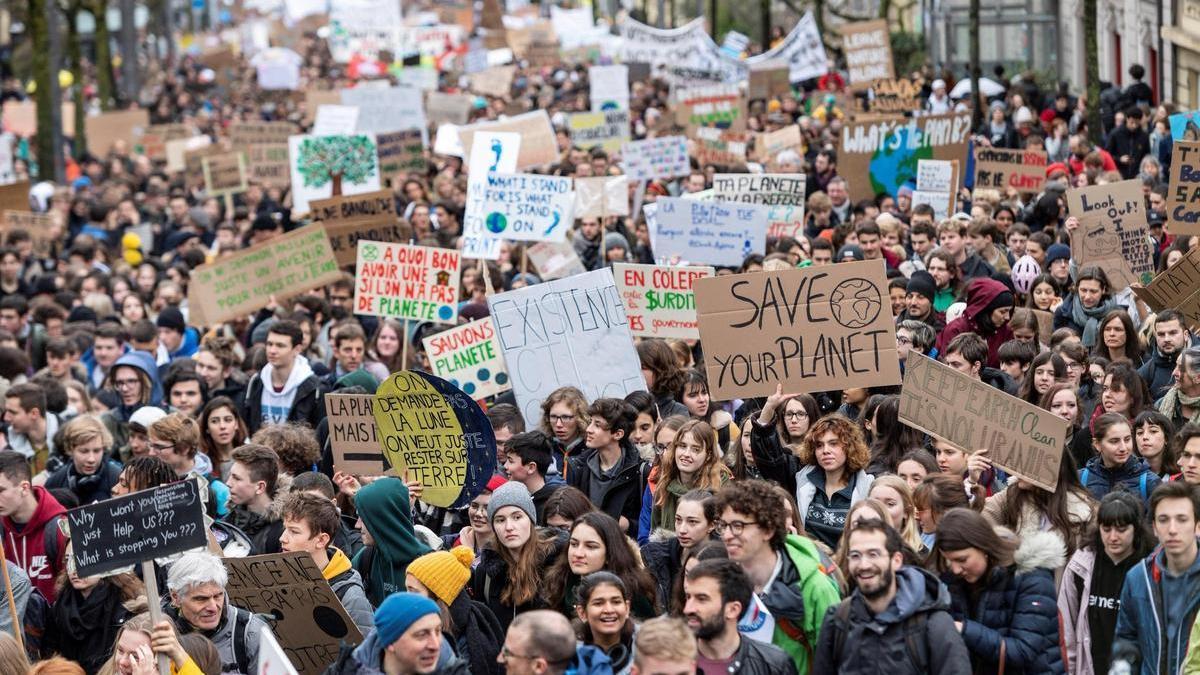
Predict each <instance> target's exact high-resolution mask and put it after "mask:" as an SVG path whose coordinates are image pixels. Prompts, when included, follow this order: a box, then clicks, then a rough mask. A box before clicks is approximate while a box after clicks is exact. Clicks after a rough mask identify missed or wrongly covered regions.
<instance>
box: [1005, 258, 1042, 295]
mask: <svg viewBox="0 0 1200 675" xmlns="http://www.w3.org/2000/svg"><path fill="white" fill-rule="evenodd" d="M1041 273H1042V268H1041V267H1040V266H1039V265H1038V264H1037V261H1036V260H1034V259H1033V256H1031V255H1023V256H1021V257H1020V258H1018V259H1017V262H1016V263H1014V264H1013V266H1012V282H1013V288H1015V289H1017V290H1018V291H1020V292H1022V293H1028V292H1029V287H1030V286H1032V285H1033V280H1034V279H1036V278H1037V276H1038V275H1039V274H1041Z"/></svg>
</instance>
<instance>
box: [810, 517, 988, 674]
mask: <svg viewBox="0 0 1200 675" xmlns="http://www.w3.org/2000/svg"><path fill="white" fill-rule="evenodd" d="M846 536H847V537H849V540H848V544H849V546H848V553H847V556H846V557H847V561H848V571H849V573H850V578H851V580H852V581H853V583H854V584H855V585H856V586H857V588H855V590H854V592H853V593H852V594H851V596H850V597H849V598H847V599H845V600H843V601H842V602H841V603H840V604H838V605H837V606H836V607H831V608H830V609H829V611H828V612H827V613H826V614H825V624H824V625H823V626H822V628H821V639H820V641H819V642H818V643H817V650H816V653H815V655H814V656H813V659H814V667H813V672H814V673H839V674H840V675H856V674H858V673H883V672H887V673H888V675H908V674H909V673H913V674H918V675H919V674H924V673H930V674H934V675H941V674H945V675H950V674H951V673H969V672H971V658H970V656H969V655H968V653H967V647H966V645H965V644H964V643H963V640H962V636H960V635H959V628H958V627H957V626H955V623H954V619H953V618H952V617H951V616H950V613H949V611H948V610H949V609H950V592H949V591H948V590H946V587H945V586H943V585H942V583H941V582H940V581H938V578H937V577H935V576H934V575H933V574H932V573H930V572H927V571H925V570H924V569H921V568H919V567H911V566H906V565H904V553H903V551H902V550H901V549H902V547H903V545H904V544H903V541H902V540H901V538H900V534H899V533H898V532H896V530H895V529H894V528H892V527H891V526H890V525H888V524H886V523H884V522H883V521H882V520H879V519H878V518H868V519H863V520H860V521H858V522H857V523H856V524H855V525H854V526H853V528H852V529H850V530H849V531H848V532H847V533H846ZM901 653H905V654H907V656H908V658H906V659H897V658H896V655H897V654H901Z"/></svg>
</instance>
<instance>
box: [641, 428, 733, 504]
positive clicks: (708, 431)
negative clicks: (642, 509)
mask: <svg viewBox="0 0 1200 675" xmlns="http://www.w3.org/2000/svg"><path fill="white" fill-rule="evenodd" d="M686 434H691V435H692V436H693V437H694V438H695V439H696V440H697V441H698V442H699V443H700V444H701V445H703V446H704V463H703V464H701V465H700V468H699V469H698V470H697V471H696V477H695V480H694V482H693V484H692V485H689V486H688V488H689V489H692V490H709V491H712V492H716V491H717V490H720V489H721V486H722V485H724V484H725V481H726V480H727V479H728V477H729V474H730V471H729V467H727V466H725V463H724V462H723V461H721V449H720V447H719V445H718V442H717V432H716V431H715V430H714V429H713V428H712V426H710V425H709V424H708V422H705V421H703V420H688V421H687V422H684V423H683V425H682V426H680V427H679V431H677V432H675V440H673V441H671V444H670V445H668V446H667V449H666V451H665V452H663V456H662V461H660V462H659V463H658V484H657V485H655V486H654V505H655V506H662V505H663V504H665V503H666V502H667V497H668V496H669V495H670V494H671V491H670V485H671V482H672V481H674V480H676V479H678V478H679V467H677V466H675V449H676V448H678V447H679V444H680V443H682V442H683V437H684V435H686Z"/></svg>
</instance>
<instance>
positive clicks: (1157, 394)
mask: <svg viewBox="0 0 1200 675" xmlns="http://www.w3.org/2000/svg"><path fill="white" fill-rule="evenodd" d="M1178 358H1179V352H1175V353H1174V354H1163V353H1161V352H1157V351H1156V352H1155V354H1154V358H1151V359H1147V360H1146V362H1145V363H1143V364H1142V367H1141V368H1138V375H1139V376H1140V377H1141V378H1142V381H1144V382H1145V383H1146V386H1148V387H1149V388H1150V400H1152V401H1157V400H1158V399H1160V398H1162V397H1163V396H1165V395H1166V393H1167V391H1169V390H1170V389H1171V387H1173V386H1175V376H1174V374H1173V373H1174V372H1175V361H1176V359H1178Z"/></svg>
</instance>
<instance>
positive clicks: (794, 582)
mask: <svg viewBox="0 0 1200 675" xmlns="http://www.w3.org/2000/svg"><path fill="white" fill-rule="evenodd" d="M780 554H781V556H780V557H781V558H782V560H781V565H780V568H779V574H778V575H777V576H776V577H775V579H774V580H773V581H772V582H771V585H770V586H767V587H766V588H765V589H763V592H762V593H760V594H759V600H761V601H762V603H763V604H764V605H766V607H767V609H768V610H770V612H771V616H772V617H774V619H775V632H774V633H773V634H772V636H771V644H773V645H775V646H776V647H779V648H780V649H782V650H783V651H785V652H787V654H788V656H790V657H791V658H792V662H793V663H794V664H795V666H796V672H799V673H810V672H817V671H813V670H811V669H810V665H811V664H812V661H813V654H814V650H815V649H816V647H817V644H818V641H819V637H820V633H821V624H822V622H823V621H824V619H825V614H826V612H828V611H829V608H831V607H834V606H836V605H837V604H838V602H839V601H841V593H840V592H839V590H838V584H837V581H836V580H835V579H834V578H833V577H832V576H830V574H832V571H833V569H832V568H833V567H834V565H833V563H832V561H830V560H829V559H828V558H827V557H826V556H823V555H822V554H821V551H820V550H819V549H818V548H817V544H816V542H814V541H813V540H811V539H808V538H807V537H801V536H799V535H795V534H789V535H788V536H787V538H786V539H784V543H783V550H782V551H780Z"/></svg>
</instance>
